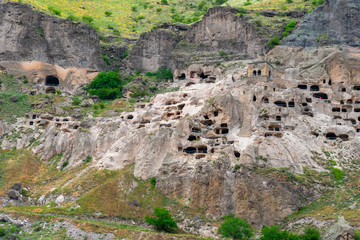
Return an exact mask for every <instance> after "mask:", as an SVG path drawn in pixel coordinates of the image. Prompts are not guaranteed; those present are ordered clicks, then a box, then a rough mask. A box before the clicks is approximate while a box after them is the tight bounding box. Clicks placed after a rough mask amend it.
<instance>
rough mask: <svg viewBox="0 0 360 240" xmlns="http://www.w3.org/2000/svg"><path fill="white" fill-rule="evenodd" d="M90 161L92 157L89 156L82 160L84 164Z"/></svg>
mask: <svg viewBox="0 0 360 240" xmlns="http://www.w3.org/2000/svg"><path fill="white" fill-rule="evenodd" d="M91 160H92V157H91V156H87V157H86V158H85V159H84V163H85V164H87V163H89V162H91Z"/></svg>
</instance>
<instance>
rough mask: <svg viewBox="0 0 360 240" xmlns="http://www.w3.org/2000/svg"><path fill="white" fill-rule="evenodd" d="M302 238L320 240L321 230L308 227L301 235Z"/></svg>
mask: <svg viewBox="0 0 360 240" xmlns="http://www.w3.org/2000/svg"><path fill="white" fill-rule="evenodd" d="M300 238H301V239H302V240H319V239H320V232H319V230H318V229H316V228H306V229H305V233H304V234H302V235H300Z"/></svg>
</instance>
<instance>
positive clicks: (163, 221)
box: [145, 208, 177, 232]
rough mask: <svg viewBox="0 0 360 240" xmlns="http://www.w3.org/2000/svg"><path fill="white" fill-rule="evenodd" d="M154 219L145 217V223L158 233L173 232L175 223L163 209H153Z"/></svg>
mask: <svg viewBox="0 0 360 240" xmlns="http://www.w3.org/2000/svg"><path fill="white" fill-rule="evenodd" d="M154 215H155V217H145V221H146V223H148V224H150V225H153V226H154V228H155V229H156V230H158V231H164V232H174V231H175V230H176V228H177V224H176V221H175V220H174V219H173V218H172V217H171V215H170V213H169V211H168V210H166V209H165V208H155V209H154Z"/></svg>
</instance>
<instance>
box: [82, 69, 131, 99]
mask: <svg viewBox="0 0 360 240" xmlns="http://www.w3.org/2000/svg"><path fill="white" fill-rule="evenodd" d="M126 83H127V82H126V81H123V80H121V79H120V77H119V74H118V73H116V72H101V73H99V74H98V75H97V76H96V77H95V79H94V80H93V81H92V82H91V84H90V85H89V87H88V88H87V89H88V91H89V93H90V95H96V96H98V97H99V98H100V99H102V100H112V99H115V98H117V97H120V96H121V95H122V88H123V86H124V85H125V84H126Z"/></svg>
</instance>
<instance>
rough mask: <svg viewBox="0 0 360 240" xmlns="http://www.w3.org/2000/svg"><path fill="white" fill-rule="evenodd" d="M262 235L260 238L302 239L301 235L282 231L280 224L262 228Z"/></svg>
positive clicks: (271, 239) (266, 239) (278, 239)
mask: <svg viewBox="0 0 360 240" xmlns="http://www.w3.org/2000/svg"><path fill="white" fill-rule="evenodd" d="M261 233H262V237H261V238H260V240H300V238H299V236H297V235H295V234H292V233H289V232H288V231H286V230H284V231H281V230H280V229H279V227H278V226H276V225H275V226H271V227H267V226H264V227H263V229H261Z"/></svg>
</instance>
